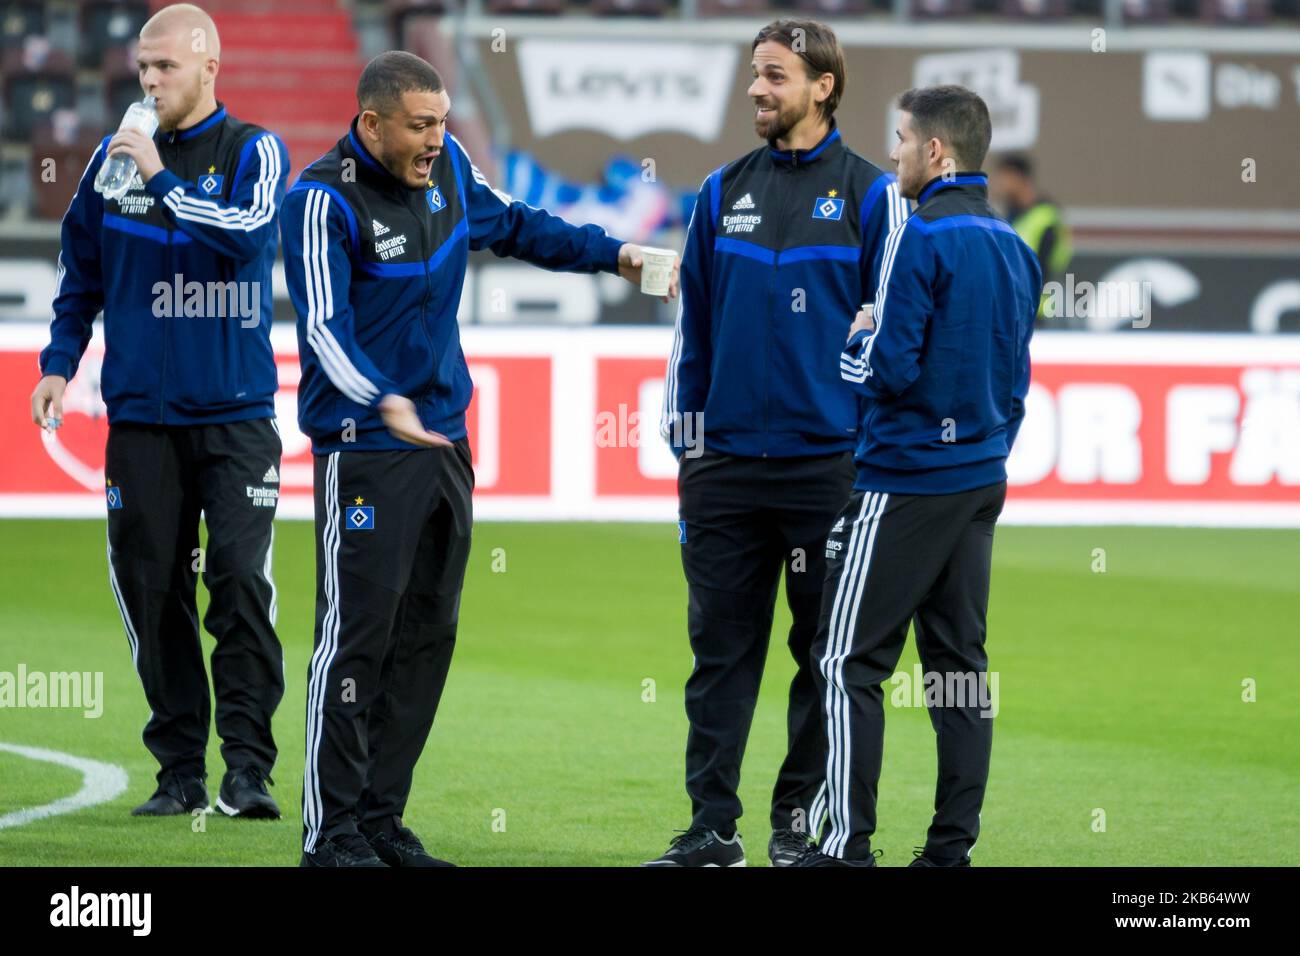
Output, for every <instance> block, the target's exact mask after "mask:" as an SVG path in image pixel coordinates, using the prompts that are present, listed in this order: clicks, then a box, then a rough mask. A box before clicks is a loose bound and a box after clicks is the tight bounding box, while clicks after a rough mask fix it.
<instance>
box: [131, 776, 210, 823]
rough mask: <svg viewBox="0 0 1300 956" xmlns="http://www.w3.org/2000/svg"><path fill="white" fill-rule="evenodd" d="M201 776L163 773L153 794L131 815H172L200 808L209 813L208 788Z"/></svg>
mask: <svg viewBox="0 0 1300 956" xmlns="http://www.w3.org/2000/svg"><path fill="white" fill-rule="evenodd" d="M203 779H204V778H203V777H202V776H194V775H192V774H177V773H169V774H165V775H164V776H163V778H162V779H161V780H160V781H158V789H157V790H155V791H154V793H153V796H152V797H150V798H149V799H148V800H146V801H145V802H144V803H142V804H140V805H139V806H138V807H136V808H135V809H134V810H132V811H131V816H133V817H174V816H176V815H178V814H181V813H193V812H194V811H195V810H202V811H203V812H204V813H211V812H212V808H211V807H210V806H208V788H207V787H206V786H204V783H203Z"/></svg>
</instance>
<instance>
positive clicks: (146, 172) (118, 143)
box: [108, 129, 163, 183]
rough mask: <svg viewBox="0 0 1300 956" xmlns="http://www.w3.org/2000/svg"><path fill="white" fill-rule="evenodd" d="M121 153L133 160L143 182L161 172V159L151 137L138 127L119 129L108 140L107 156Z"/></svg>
mask: <svg viewBox="0 0 1300 956" xmlns="http://www.w3.org/2000/svg"><path fill="white" fill-rule="evenodd" d="M123 153H124V154H126V155H127V156H130V157H131V158H132V159H134V160H135V166H136V169H138V170H139V171H140V179H141V180H142V181H143V182H146V183H147V182H148V181H149V180H151V179H153V177H154V175H155V174H157V173H160V172H162V169H163V163H162V159H161V158H160V157H159V155H158V147H157V146H156V145H154V141H153V137H151V136H146V135H144V133H142V132H140V130H138V129H120V130H118V131H117V132H116V133H115V134H114V135H113V138H112V139H110V140H109V141H108V155H109V156H113V155H118V154H123Z"/></svg>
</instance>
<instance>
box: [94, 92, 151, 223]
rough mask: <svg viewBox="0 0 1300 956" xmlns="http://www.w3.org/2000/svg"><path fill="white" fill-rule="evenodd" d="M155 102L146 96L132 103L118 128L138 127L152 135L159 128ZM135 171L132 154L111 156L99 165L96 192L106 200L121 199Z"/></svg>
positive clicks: (145, 133)
mask: <svg viewBox="0 0 1300 956" xmlns="http://www.w3.org/2000/svg"><path fill="white" fill-rule="evenodd" d="M154 102H155V101H154V98H153V97H152V96H146V97H145V98H144V100H143V101H141V102H139V103H132V104H131V105H130V107H128V109H127V111H126V115H125V116H123V117H122V125H121V126H119V127H118V130H119V131H120V130H124V129H138V130H140V132H142V133H144V135H146V136H148V137H152V136H153V134H154V131H155V130H157V129H158V111H157V110H156V109H154ZM135 173H136V167H135V160H134V159H132V158H131V157H130V156H127V155H126V154H125V153H118V154H117V155H116V156H110V157H108V159H106V160H104V165H102V166H100V167H99V175H98V176H96V177H95V192H97V193H99V194H100V195H102V196H103V197H104V199H106V200H108V199H120V198H121V197H122V196H124V195H126V191H127V190H128V189H130V188H131V181H132V180H133V179H135Z"/></svg>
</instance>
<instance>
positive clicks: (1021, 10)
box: [998, 0, 1070, 20]
mask: <svg viewBox="0 0 1300 956" xmlns="http://www.w3.org/2000/svg"><path fill="white" fill-rule="evenodd" d="M998 11H999V12H1000V13H1001V14H1002V15H1003V16H1004V17H1008V18H1011V19H1015V20H1059V19H1061V18H1063V17H1067V16H1069V14H1070V8H1069V2H1068V0H1001V2H1000V4H999V7H998Z"/></svg>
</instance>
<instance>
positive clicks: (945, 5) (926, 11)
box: [912, 0, 971, 20]
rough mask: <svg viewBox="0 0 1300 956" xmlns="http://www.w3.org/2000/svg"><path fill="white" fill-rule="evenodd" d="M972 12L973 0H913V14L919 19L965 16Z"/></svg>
mask: <svg viewBox="0 0 1300 956" xmlns="http://www.w3.org/2000/svg"><path fill="white" fill-rule="evenodd" d="M970 13H971V0H912V16H913V17H915V18H916V19H918V20H934V19H945V18H948V17H965V16H969V15H970Z"/></svg>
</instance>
